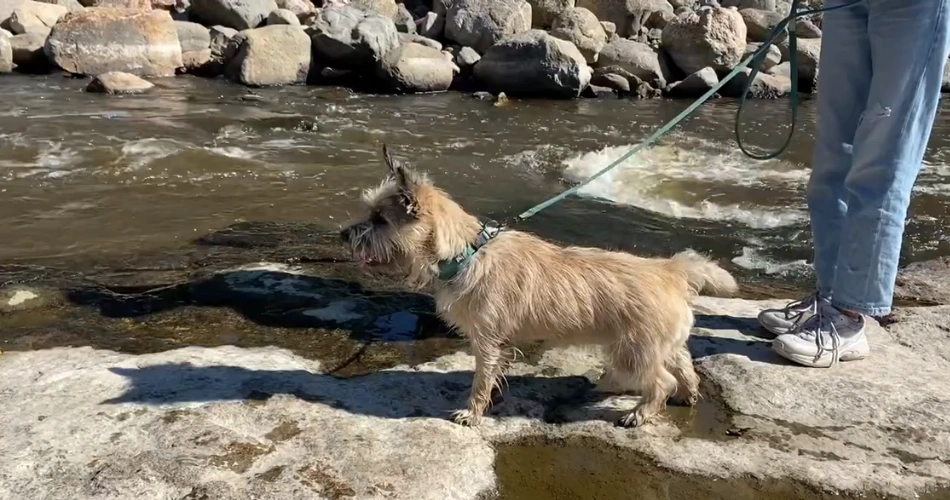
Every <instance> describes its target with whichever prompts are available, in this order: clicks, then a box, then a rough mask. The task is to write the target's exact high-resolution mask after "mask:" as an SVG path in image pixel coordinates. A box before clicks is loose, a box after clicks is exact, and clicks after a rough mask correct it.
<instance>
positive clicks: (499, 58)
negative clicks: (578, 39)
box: [474, 30, 591, 98]
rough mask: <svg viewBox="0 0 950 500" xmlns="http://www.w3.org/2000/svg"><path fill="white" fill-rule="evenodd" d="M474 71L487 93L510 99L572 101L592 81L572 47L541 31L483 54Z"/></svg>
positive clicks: (507, 40) (512, 39)
mask: <svg viewBox="0 0 950 500" xmlns="http://www.w3.org/2000/svg"><path fill="white" fill-rule="evenodd" d="M474 71H475V78H476V79H477V80H478V81H479V82H480V83H481V84H482V85H484V86H485V87H487V88H488V89H489V90H491V91H493V92H504V93H505V94H507V95H510V96H519V95H520V96H537V97H557V98H573V97H577V96H579V95H580V93H581V91H583V90H584V88H585V87H587V85H588V83H590V78H591V70H590V67H589V66H587V61H585V60H584V56H583V55H582V54H581V53H580V51H579V50H577V47H575V46H574V44H572V43H571V42H568V41H565V40H561V39H559V38H556V37H553V36H551V35H549V34H547V33H545V32H544V31H541V30H529V31H526V32H524V33H519V34H517V35H512V36H510V37H508V38H505V39H504V40H502V41H501V42H499V43H498V44H497V45H494V46H493V47H491V48H490V49H488V51H487V52H485V54H484V55H483V56H482V58H481V60H480V61H479V62H478V64H476V65H475V70H474Z"/></svg>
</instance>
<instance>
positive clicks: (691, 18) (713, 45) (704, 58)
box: [662, 8, 746, 74]
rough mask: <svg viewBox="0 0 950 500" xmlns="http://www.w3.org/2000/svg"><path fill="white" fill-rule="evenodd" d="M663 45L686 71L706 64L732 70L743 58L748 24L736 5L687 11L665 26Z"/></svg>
mask: <svg viewBox="0 0 950 500" xmlns="http://www.w3.org/2000/svg"><path fill="white" fill-rule="evenodd" d="M662 41H663V49H664V50H666V52H667V53H668V54H669V55H670V57H671V58H672V59H673V62H674V63H675V64H676V66H677V67H678V68H679V69H680V70H681V71H682V72H683V73H686V74H690V73H695V72H696V71H699V70H701V69H703V68H705V67H712V68H713V69H714V70H716V71H717V72H722V71H729V70H731V69H732V68H733V67H735V66H736V65H737V64H739V62H741V61H742V54H743V53H744V52H745V47H746V27H745V23H744V22H743V21H742V16H741V15H739V13H738V12H737V11H736V10H734V9H723V8H711V9H701V10H699V11H696V12H692V11H690V12H684V13H682V14H680V15H679V16H677V17H676V18H675V19H673V20H672V21H670V23H669V24H668V25H667V26H666V28H665V29H664V30H663V37H662Z"/></svg>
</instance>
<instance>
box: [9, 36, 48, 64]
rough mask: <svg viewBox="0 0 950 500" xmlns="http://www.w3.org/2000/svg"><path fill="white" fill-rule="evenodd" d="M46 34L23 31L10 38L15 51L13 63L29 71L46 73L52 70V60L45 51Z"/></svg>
mask: <svg viewBox="0 0 950 500" xmlns="http://www.w3.org/2000/svg"><path fill="white" fill-rule="evenodd" d="M45 44H46V35H45V34H42V33H23V34H22V35H14V36H13V37H11V38H10V47H11V49H12V52H13V64H15V65H16V66H17V69H18V70H19V71H22V72H27V73H45V72H47V71H49V70H50V60H49V57H47V55H46V52H45V51H44V45H45Z"/></svg>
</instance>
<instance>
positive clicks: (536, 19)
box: [528, 0, 575, 30]
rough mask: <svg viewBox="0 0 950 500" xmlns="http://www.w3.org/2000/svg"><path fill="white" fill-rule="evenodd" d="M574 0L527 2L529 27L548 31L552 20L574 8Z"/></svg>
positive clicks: (531, 0)
mask: <svg viewBox="0 0 950 500" xmlns="http://www.w3.org/2000/svg"><path fill="white" fill-rule="evenodd" d="M574 1H575V0H528V3H529V4H531V27H532V28H536V29H545V30H546V29H550V28H551V26H552V25H553V24H554V20H555V19H557V18H558V16H560V15H561V13H562V12H564V11H565V10H567V9H570V8H572V7H574Z"/></svg>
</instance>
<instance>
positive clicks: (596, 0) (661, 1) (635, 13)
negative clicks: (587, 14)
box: [577, 0, 673, 38]
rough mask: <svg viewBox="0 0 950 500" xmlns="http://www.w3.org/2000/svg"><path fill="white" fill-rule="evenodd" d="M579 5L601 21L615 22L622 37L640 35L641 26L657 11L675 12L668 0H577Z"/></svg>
mask: <svg viewBox="0 0 950 500" xmlns="http://www.w3.org/2000/svg"><path fill="white" fill-rule="evenodd" d="M577 7H583V8H585V9H588V10H590V11H591V12H593V13H594V15H595V16H597V19H600V20H601V21H607V22H611V23H614V25H615V26H616V27H617V34H618V35H619V36H620V37H621V38H623V37H630V36H634V37H635V36H637V35H639V33H640V28H641V27H644V26H646V24H647V21H648V20H649V19H650V18H651V17H652V16H653V15H654V13H656V12H660V11H668V12H669V13H671V14H672V13H673V6H671V5H670V3H669V2H668V1H667V0H577Z"/></svg>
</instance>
